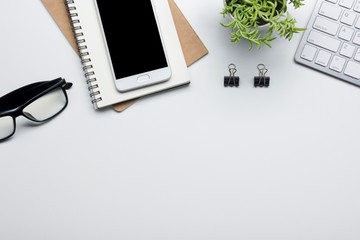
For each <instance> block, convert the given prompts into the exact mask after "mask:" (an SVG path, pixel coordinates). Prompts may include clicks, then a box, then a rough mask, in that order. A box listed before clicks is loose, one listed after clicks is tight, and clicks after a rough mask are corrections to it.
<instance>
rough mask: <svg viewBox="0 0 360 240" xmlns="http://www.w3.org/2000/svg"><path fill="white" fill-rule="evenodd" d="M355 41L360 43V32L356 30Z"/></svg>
mask: <svg viewBox="0 0 360 240" xmlns="http://www.w3.org/2000/svg"><path fill="white" fill-rule="evenodd" d="M353 43H355V44H357V45H360V32H356V34H355V37H354V40H353Z"/></svg>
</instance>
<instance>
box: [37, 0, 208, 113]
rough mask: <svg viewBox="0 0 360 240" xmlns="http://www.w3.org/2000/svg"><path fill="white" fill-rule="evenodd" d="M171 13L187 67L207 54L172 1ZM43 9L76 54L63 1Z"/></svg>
mask: <svg viewBox="0 0 360 240" xmlns="http://www.w3.org/2000/svg"><path fill="white" fill-rule="evenodd" d="M168 1H169V5H170V9H171V13H172V15H173V19H174V23H175V27H176V30H177V33H178V36H179V39H180V44H181V47H182V50H183V53H184V57H185V61H186V64H187V66H190V65H191V64H193V63H194V62H195V61H197V60H198V59H200V58H201V57H203V56H205V55H206V54H207V53H208V50H207V49H206V47H205V45H204V44H203V42H202V41H201V40H200V38H199V36H198V35H197V34H196V32H195V31H194V29H193V28H192V27H191V25H190V24H189V22H188V21H187V20H186V18H185V16H184V15H183V14H182V12H181V11H180V9H179V8H178V6H177V5H176V3H175V2H174V0H168ZM42 2H43V4H44V5H45V7H46V8H47V9H48V11H49V12H50V14H51V16H52V17H53V18H54V20H55V22H56V23H57V25H58V26H59V28H60V29H61V31H62V32H63V33H64V35H65V37H66V38H67V39H68V41H69V42H70V44H71V46H72V47H73V48H74V49H75V51H76V52H77V53H79V52H78V49H77V45H76V41H75V37H74V34H73V31H72V27H71V24H70V21H69V17H68V13H67V10H66V6H65V3H64V0H42ZM136 100H137V99H133V100H130V101H126V102H122V103H119V104H115V105H113V108H114V109H115V110H116V111H118V112H121V111H123V110H125V109H126V108H128V107H129V106H130V105H132V104H133V103H134V102H136Z"/></svg>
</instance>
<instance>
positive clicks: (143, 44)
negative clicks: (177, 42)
mask: <svg viewBox="0 0 360 240" xmlns="http://www.w3.org/2000/svg"><path fill="white" fill-rule="evenodd" d="M97 5H98V9H99V13H100V19H101V22H102V26H103V30H104V34H105V39H106V42H107V46H108V50H109V53H110V58H111V62H112V67H113V69H114V73H115V77H116V79H119V78H124V77H129V76H132V75H136V74H139V73H143V72H148V71H151V70H155V69H159V68H164V67H167V66H168V65H167V61H166V56H165V52H164V49H163V46H162V43H161V37H160V32H159V29H158V28H157V24H156V18H155V15H154V11H153V8H152V4H151V1H150V0H142V1H140V2H138V3H136V4H135V3H134V1H120V2H116V1H109V0H97Z"/></svg>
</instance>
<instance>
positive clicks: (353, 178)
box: [0, 0, 360, 240]
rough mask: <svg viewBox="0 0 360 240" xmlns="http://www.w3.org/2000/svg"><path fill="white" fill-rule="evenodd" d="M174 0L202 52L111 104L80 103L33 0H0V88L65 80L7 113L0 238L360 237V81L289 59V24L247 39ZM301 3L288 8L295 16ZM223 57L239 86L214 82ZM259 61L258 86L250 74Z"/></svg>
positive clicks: (68, 65) (77, 67) (52, 32)
mask: <svg viewBox="0 0 360 240" xmlns="http://www.w3.org/2000/svg"><path fill="white" fill-rule="evenodd" d="M177 3H178V5H179V7H180V9H181V10H182V11H183V13H184V14H185V16H186V17H187V18H188V20H189V22H190V23H191V24H192V26H193V27H194V29H195V31H196V32H197V33H198V35H199V36H200V38H201V39H202V40H203V42H204V43H205V45H206V46H207V48H208V49H209V54H208V55H207V56H206V57H205V58H203V59H201V60H200V61H198V62H197V63H195V64H194V65H192V66H191V67H190V68H189V70H190V74H191V76H192V79H193V80H192V83H191V85H190V86H188V87H183V88H181V89H177V90H174V91H169V92H166V93H161V94H157V95H154V96H150V97H145V98H143V99H142V100H140V101H138V102H137V103H136V104H134V105H133V106H132V107H130V108H129V109H127V110H126V111H125V112H123V113H116V112H114V111H113V110H112V109H106V110H102V111H95V110H94V109H93V107H92V105H91V104H90V102H89V96H88V90H87V86H86V84H85V80H84V78H83V72H82V69H81V64H80V62H79V58H78V56H77V55H76V54H75V52H74V51H73V49H72V48H71V47H70V45H69V44H68V42H67V40H66V39H65V37H64V36H63V35H62V33H61V32H60V30H59V29H58V27H57V26H56V24H55V22H54V21H53V20H52V18H51V17H50V15H49V14H48V12H47V10H46V9H45V7H44V6H43V5H42V3H41V1H40V0H31V1H29V0H17V1H2V3H1V8H0V30H1V44H0V69H1V80H0V81H1V88H0V95H4V94H6V93H7V92H9V91H11V90H14V89H16V88H18V87H20V86H22V85H26V84H28V83H31V82H35V81H41V80H50V79H53V78H56V77H59V76H61V77H64V78H66V80H68V81H70V82H73V83H74V86H73V88H72V89H71V90H69V91H68V93H69V98H70V103H69V106H68V108H67V109H66V110H65V111H64V112H63V113H61V115H59V116H58V117H56V118H55V119H53V120H51V121H49V122H48V123H46V124H43V125H41V126H34V125H31V124H29V123H28V121H27V120H25V119H24V118H21V117H20V118H18V119H17V131H16V133H15V135H14V136H13V137H12V138H11V139H9V141H6V142H2V143H1V145H0V239H1V240H23V239H26V240H30V239H36V240H48V239H52V240H57V239H59V240H60V239H61V240H62V239H66V240H79V239H86V240H97V239H107V240H111V239H123V240H131V239H134V240H142V239H144V240H145V239H146V240H150V239H154V240H162V239H163V240H169V239H171V240H183V239H186V240H200V239H204V240H213V239H214V240H223V239H226V240H239V239H241V240H264V239H267V240H268V239H270V240H289V239H291V240H303V239H307V240H312V239H314V240H315V239H316V240H319V239H320V240H323V239H324V240H325V239H326V240H338V239H342V240H343V239H346V240H353V239H360V228H359V225H360V205H359V202H360V186H359V184H360V174H359V172H360V148H359V144H360V141H359V136H360V111H359V109H360V88H358V87H356V86H353V85H350V84H347V83H345V82H342V81H340V80H337V79H334V78H332V77H329V76H327V75H324V74H322V73H319V72H316V71H314V70H310V69H308V68H306V67H303V66H300V65H297V64H296V63H294V60H293V57H294V54H295V51H296V48H297V45H298V43H299V41H300V37H301V34H298V35H296V36H295V37H294V39H293V40H292V41H291V42H288V41H286V40H284V39H277V40H275V41H274V42H273V43H272V45H273V47H272V48H271V49H270V48H263V49H261V50H260V51H251V52H248V51H247V48H248V44H247V43H246V42H243V44H241V45H234V44H232V43H231V42H230V41H229V30H227V29H225V28H223V27H222V26H220V24H219V22H221V21H224V20H223V17H222V15H220V12H221V10H222V1H221V0H212V1H206V0H197V1H190V0H178V1H177ZM305 3H306V5H305V6H303V7H301V8H300V9H299V10H296V11H294V10H293V9H292V8H290V11H291V12H292V14H293V15H294V16H295V17H296V18H297V20H298V26H299V27H305V26H306V23H307V21H308V19H309V16H310V14H311V11H312V8H313V6H314V5H315V1H314V0H306V1H305ZM144 37H145V36H144ZM230 63H235V64H236V65H237V67H238V72H237V73H238V75H239V76H240V78H241V86H240V87H239V88H224V87H223V77H224V75H227V74H228V70H227V67H228V65H229V64H230ZM259 63H264V64H265V65H266V66H267V67H268V69H269V72H268V75H269V76H271V86H270V87H269V88H268V89H258V88H254V87H253V77H254V75H257V74H258V73H257V68H256V66H257V64H259Z"/></svg>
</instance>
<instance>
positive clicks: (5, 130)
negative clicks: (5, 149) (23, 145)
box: [0, 116, 15, 139]
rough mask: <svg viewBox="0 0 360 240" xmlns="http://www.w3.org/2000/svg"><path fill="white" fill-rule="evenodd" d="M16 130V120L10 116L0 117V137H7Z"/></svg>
mask: <svg viewBox="0 0 360 240" xmlns="http://www.w3.org/2000/svg"><path fill="white" fill-rule="evenodd" d="M14 131H15V124H14V120H13V118H12V117H10V116H4V117H0V139H3V138H6V137H8V136H10V135H11V134H13V132H14Z"/></svg>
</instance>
